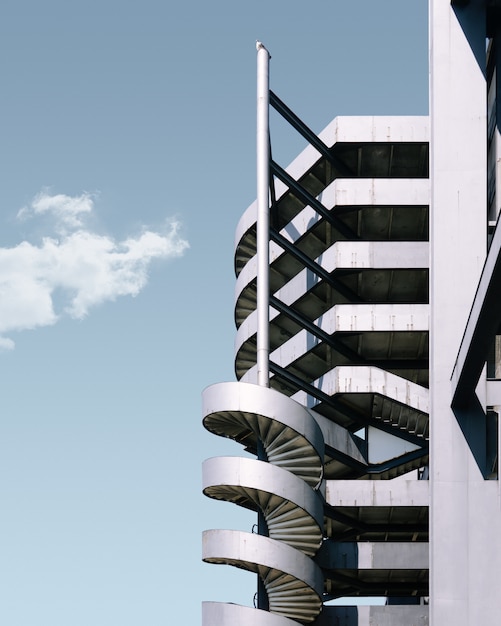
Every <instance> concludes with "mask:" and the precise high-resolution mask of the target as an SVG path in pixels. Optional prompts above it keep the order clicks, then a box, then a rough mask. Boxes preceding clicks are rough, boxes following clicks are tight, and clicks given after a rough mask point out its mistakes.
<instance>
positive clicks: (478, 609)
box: [430, 0, 501, 626]
mask: <svg viewBox="0 0 501 626" xmlns="http://www.w3.org/2000/svg"><path fill="white" fill-rule="evenodd" d="M486 10H487V9H486V3H483V2H482V3H481V2H470V3H467V4H466V6H451V3H450V2H448V1H446V0H432V2H431V5H430V25H431V31H430V43H431V57H430V63H431V68H430V74H431V85H430V97H431V100H430V102H431V106H430V117H431V125H432V126H431V128H432V134H431V154H430V160H431V167H430V179H431V192H432V196H431V209H430V215H431V225H430V231H431V234H430V241H431V277H430V278H431V280H430V285H431V294H430V296H431V297H430V301H431V333H430V394H431V415H432V419H431V422H430V428H431V449H430V459H431V461H430V486H431V507H430V557H431V560H430V617H431V624H432V625H433V626H439V625H441V624H447V623H453V624H455V625H458V626H467V625H472V624H483V625H484V624H485V625H488V626H494V625H495V624H498V623H499V619H500V615H501V595H500V594H499V578H500V574H501V542H500V541H499V540H497V532H496V529H498V528H501V507H500V497H499V495H500V494H499V481H498V480H486V479H485V476H484V474H485V468H484V467H482V463H481V462H480V466H479V459H478V453H477V458H475V454H474V450H472V448H473V446H474V445H475V444H474V442H472V441H471V439H472V438H473V437H475V433H477V434H478V436H479V437H482V436H483V437H484V445H485V437H486V435H485V433H483V434H482V428H483V423H482V421H483V415H482V414H478V415H477V414H475V412H474V411H472V410H471V409H470V408H468V407H465V408H463V407H460V410H461V412H462V414H463V415H464V416H463V417H462V418H460V420H459V421H458V419H457V414H458V410H459V409H456V410H455V409H454V408H453V406H452V405H453V393H454V391H455V389H454V377H453V371H454V367H455V362H456V358H457V356H458V353H459V349H460V346H461V341H462V338H463V334H464V332H465V328H466V324H467V321H468V318H469V315H470V311H471V309H472V305H473V302H474V298H475V294H476V292H477V286H478V284H479V280H480V276H481V273H482V269H483V267H484V263H485V260H486V254H487V226H488V224H487V217H488V198H487V154H488V146H487V141H488V133H487V93H488V83H487V61H486V35H487V33H486V27H487V22H486ZM497 43H498V45H499V43H500V42H499V41H498V42H497ZM494 91H495V90H494ZM493 98H494V93H493V92H491V99H493ZM494 99H495V98H494ZM495 124H496V130H495V132H496V133H498V132H499V131H498V126H497V125H498V124H499V121H496V122H495ZM498 199H499V196H498ZM494 212H495V213H497V211H496V210H494ZM491 213H492V209H491ZM491 217H492V215H491ZM470 339H471V338H470ZM486 358H487V355H486V354H484V355H483V360H484V362H485V360H486ZM451 377H452V378H453V381H452V383H451ZM471 383H472V384H473V389H474V388H475V387H476V386H477V385H476V381H471ZM482 387H484V388H485V369H484V372H483V374H482V375H481V381H480V388H482ZM472 401H473V398H472ZM483 408H484V409H485V406H484V407H483ZM481 413H482V412H481ZM461 419H462V420H463V421H462V422H461V424H462V425H463V429H465V428H466V429H469V430H470V434H469V435H466V436H465V433H464V432H463V430H462V428H461V424H460V421H461ZM469 439H470V441H469Z"/></svg>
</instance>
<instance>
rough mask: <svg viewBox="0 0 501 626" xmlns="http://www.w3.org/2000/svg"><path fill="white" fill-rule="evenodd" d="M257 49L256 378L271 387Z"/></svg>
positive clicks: (264, 141) (264, 103)
mask: <svg viewBox="0 0 501 626" xmlns="http://www.w3.org/2000/svg"><path fill="white" fill-rule="evenodd" d="M256 49H257V136H256V148H257V378H258V381H257V382H258V385H261V386H262V387H268V386H269V382H270V373H269V356H270V346H269V343H270V342H269V300H270V293H269V283H270V280H269V256H270V253H269V241H270V150H269V100H270V90H269V89H270V88H269V66H270V55H269V52H268V50H266V48H265V47H264V46H263V44H262V43H261V42H260V41H258V42H257V43H256Z"/></svg>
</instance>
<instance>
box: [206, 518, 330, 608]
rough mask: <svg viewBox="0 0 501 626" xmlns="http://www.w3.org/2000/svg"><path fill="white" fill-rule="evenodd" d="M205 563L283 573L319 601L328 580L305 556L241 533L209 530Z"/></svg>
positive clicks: (261, 538) (262, 537) (249, 534)
mask: <svg viewBox="0 0 501 626" xmlns="http://www.w3.org/2000/svg"><path fill="white" fill-rule="evenodd" d="M202 560H203V561H205V562H206V563H216V564H224V565H233V566H235V567H240V568H242V569H246V570H247V571H249V572H255V573H257V572H258V571H259V570H260V569H272V570H275V571H277V572H283V573H285V574H288V575H290V576H291V577H292V578H295V579H296V580H297V581H301V583H304V585H306V586H307V587H309V588H310V589H311V590H312V591H313V592H314V593H315V594H316V595H317V596H318V597H319V598H321V596H322V591H323V584H324V577H323V574H322V571H321V569H320V567H319V566H318V565H317V564H316V563H315V562H314V561H313V560H312V559H310V558H309V557H307V556H306V555H305V554H303V553H302V552H300V551H299V550H296V549H295V548H292V547H291V546H288V545H287V544H285V543H281V542H279V541H274V540H273V539H270V538H269V537H264V536H262V535H256V534H253V533H245V532H242V531H238V530H206V531H204V533H203V535H202Z"/></svg>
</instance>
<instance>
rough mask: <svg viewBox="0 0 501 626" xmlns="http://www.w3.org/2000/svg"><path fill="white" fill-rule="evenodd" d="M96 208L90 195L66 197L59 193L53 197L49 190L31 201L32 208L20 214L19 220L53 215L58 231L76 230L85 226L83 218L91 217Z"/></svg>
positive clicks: (25, 208) (25, 209) (29, 207)
mask: <svg viewBox="0 0 501 626" xmlns="http://www.w3.org/2000/svg"><path fill="white" fill-rule="evenodd" d="M93 208H94V200H93V197H92V195H91V194H90V193H83V194H82V195H81V196H73V197H72V196H66V195H65V194H62V193H58V194H56V195H55V196H51V195H50V194H49V193H48V191H47V190H44V191H41V192H40V193H39V194H37V195H36V196H35V197H34V198H33V200H32V201H31V204H30V206H28V207H23V208H22V209H20V211H19V212H18V214H17V216H18V217H19V218H27V217H30V216H31V215H52V216H53V217H54V218H55V220H56V223H57V225H58V230H62V231H63V232H65V230H66V229H75V228H79V227H81V226H83V217H85V215H89V214H90V213H91V212H92V209H93Z"/></svg>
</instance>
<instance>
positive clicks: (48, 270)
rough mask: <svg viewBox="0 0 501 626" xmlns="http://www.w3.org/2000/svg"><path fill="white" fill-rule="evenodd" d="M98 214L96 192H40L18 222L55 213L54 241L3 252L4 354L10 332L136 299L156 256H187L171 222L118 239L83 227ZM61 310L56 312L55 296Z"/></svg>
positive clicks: (0, 338)
mask: <svg viewBox="0 0 501 626" xmlns="http://www.w3.org/2000/svg"><path fill="white" fill-rule="evenodd" d="M93 210H94V199H93V197H92V196H91V194H87V193H85V194H82V195H80V196H75V197H71V196H66V195H63V194H57V195H50V194H49V193H48V191H46V190H45V191H43V192H41V193H40V194H38V195H37V196H36V197H35V198H34V199H33V201H32V202H31V204H30V205H29V206H27V207H24V208H23V209H21V210H20V211H19V213H18V218H19V219H23V220H26V219H28V218H30V217H31V216H33V215H45V216H49V215H50V216H51V217H52V218H53V220H54V224H53V228H54V231H55V234H56V236H47V237H45V238H44V239H43V240H42V242H41V243H40V244H39V245H36V244H33V243H29V242H28V241H23V242H22V243H20V244H18V245H16V246H14V247H12V248H0V350H10V349H13V348H14V342H13V340H12V339H11V338H9V337H6V336H5V335H7V334H10V333H12V332H14V331H22V330H27V329H33V328H37V327H41V326H48V325H51V324H55V323H56V322H57V321H58V320H59V319H60V318H61V317H63V316H65V315H67V316H70V317H72V318H75V319H82V318H84V317H85V316H86V315H87V314H88V313H89V311H90V310H91V309H92V308H93V307H95V306H97V305H99V304H102V303H104V302H107V301H113V300H115V299H116V298H117V297H119V296H126V295H131V296H136V295H137V294H138V293H139V292H140V291H141V289H142V288H143V287H144V286H145V285H146V283H147V281H148V268H149V265H150V263H151V262H152V261H153V260H154V259H169V258H174V257H179V256H181V255H182V254H183V253H184V251H185V250H186V249H187V248H188V247H189V244H188V242H187V241H186V240H184V239H183V238H182V237H181V236H180V234H179V226H180V225H179V223H178V222H177V221H175V220H170V221H168V222H166V224H165V228H164V229H162V232H153V231H151V230H147V229H143V231H142V232H141V233H139V234H138V235H137V236H135V237H129V238H127V239H125V240H123V241H116V240H115V239H113V238H112V237H110V236H108V235H100V234H98V233H95V232H92V231H91V230H89V229H86V228H85V227H84V224H85V219H86V218H87V217H88V216H89V215H90V214H91V213H92V211H93ZM56 291H57V294H58V302H60V301H61V300H62V305H60V306H61V308H60V310H56V308H55V303H54V294H55V292H56Z"/></svg>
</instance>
